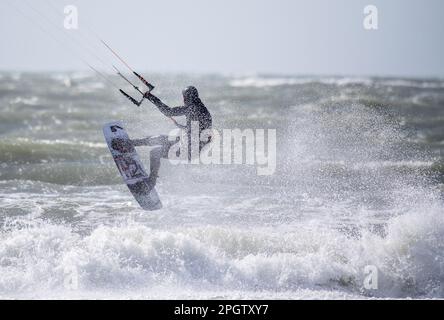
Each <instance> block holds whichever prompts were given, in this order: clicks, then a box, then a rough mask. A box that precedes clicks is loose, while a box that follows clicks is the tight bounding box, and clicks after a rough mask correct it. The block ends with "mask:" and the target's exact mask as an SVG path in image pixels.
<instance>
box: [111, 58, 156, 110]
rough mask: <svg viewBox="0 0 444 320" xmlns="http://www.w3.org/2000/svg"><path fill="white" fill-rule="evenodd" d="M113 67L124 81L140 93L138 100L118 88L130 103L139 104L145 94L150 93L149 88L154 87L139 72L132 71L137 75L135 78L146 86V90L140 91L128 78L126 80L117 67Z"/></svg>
mask: <svg viewBox="0 0 444 320" xmlns="http://www.w3.org/2000/svg"><path fill="white" fill-rule="evenodd" d="M113 68H114V69H115V70H116V72H117V74H118V75H119V76H121V77H122V78H123V79H124V80H125V81H126V82H128V83H129V84H130V85H131V86H132V87H133V88H134V89H135V90H136V91H138V92H139V93H140V94H141V95H142V99H141V100H140V101H137V100H136V99H134V98H133V97H131V96H130V95H129V94H128V93H126V92H125V91H123V90H122V89H119V91H120V92H121V93H122V94H123V95H124V96H125V97H126V98H128V99H129V100H130V101H131V102H132V103H134V104H135V105H136V106H140V105H141V104H142V102H143V100H144V99H145V96H146V94H147V93H150V92H151V90H153V89H154V86H153V85H152V84H151V83H149V82H148V81H146V80H145V79H144V78H143V77H142V76H141V75H140V74H138V73H137V72H135V71H133V73H134V75H136V76H137V78H139V79H140V81H142V83H143V84H144V85H146V86H147V87H148V91H146V92H142V91H141V90H140V89H139V87H138V86H136V85H135V84H134V83H132V82H131V81H130V80H128V78H127V77H125V76H124V75H123V74H122V73H121V72H120V71H119V69H117V68H116V67H115V66H113Z"/></svg>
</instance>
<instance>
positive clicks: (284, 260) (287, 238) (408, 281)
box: [0, 207, 444, 298]
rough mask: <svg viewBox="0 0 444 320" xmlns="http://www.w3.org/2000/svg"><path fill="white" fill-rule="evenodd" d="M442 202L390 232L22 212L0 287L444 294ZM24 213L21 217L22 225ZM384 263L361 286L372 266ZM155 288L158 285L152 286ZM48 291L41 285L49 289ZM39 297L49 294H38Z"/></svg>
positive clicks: (0, 267) (2, 253) (1, 249)
mask: <svg viewBox="0 0 444 320" xmlns="http://www.w3.org/2000/svg"><path fill="white" fill-rule="evenodd" d="M443 217H444V216H443V215H442V210H441V207H436V208H428V209H427V210H424V208H421V209H420V211H416V212H415V211H412V212H411V213H407V214H405V215H403V216H400V217H396V218H393V219H391V220H390V221H389V222H388V223H387V227H386V232H387V235H386V236H385V237H381V236H378V235H375V234H373V233H371V232H367V233H364V234H363V235H362V237H360V238H353V237H348V236H347V235H345V234H342V233H341V232H339V231H335V230H331V229H324V228H322V227H320V226H319V225H312V226H310V225H305V226H303V227H302V226H301V228H299V229H298V230H297V232H290V231H288V230H287V231H285V232H273V231H271V230H268V229H264V230H250V231H248V230H245V229H237V228H235V227H234V228H230V229H226V228H223V227H197V228H177V229H171V230H158V229H152V228H149V227H146V226H143V225H141V224H140V223H137V222H131V223H130V224H129V225H126V226H125V225H121V226H115V227H110V226H101V227H97V228H96V229H95V230H93V231H92V233H91V234H89V235H85V236H81V235H79V234H77V233H75V232H74V231H73V230H71V229H70V228H69V227H67V226H63V225H53V224H48V223H47V222H42V221H40V222H37V221H35V220H34V221H33V222H29V221H25V222H18V221H15V222H14V223H13V225H12V227H11V228H9V229H8V223H9V224H10V223H12V222H11V221H9V222H7V223H6V224H5V229H4V232H3V233H2V234H1V235H0V238H1V241H0V257H1V258H0V271H1V272H0V296H20V295H21V294H32V292H33V291H35V290H37V291H39V292H40V294H41V292H42V291H46V292H47V293H46V294H48V293H49V294H50V292H54V291H58V292H60V291H61V292H63V291H69V290H68V289H67V288H66V285H67V279H68V280H70V279H71V280H72V277H75V285H76V286H77V287H76V288H77V290H79V291H80V292H81V293H79V295H80V296H83V297H88V295H89V293H90V292H97V291H99V292H100V291H102V292H103V293H102V294H104V293H105V292H108V294H110V293H112V292H114V293H115V294H116V295H117V296H119V297H122V294H123V295H124V296H125V297H127V298H128V297H134V295H136V296H137V295H140V294H141V293H149V292H150V290H151V289H152V288H158V287H165V286H171V287H173V288H182V290H183V289H184V288H188V289H191V290H192V291H193V292H194V293H190V294H191V295H192V296H193V294H194V295H196V294H197V293H198V292H199V290H200V289H199V288H204V289H205V290H206V291H208V292H212V294H213V295H217V294H224V293H225V294H226V293H227V292H230V291H233V292H236V291H238V292H239V291H242V292H244V293H248V292H249V293H250V294H251V293H252V295H253V296H254V293H255V292H256V293H259V294H260V293H263V292H264V291H265V292H270V293H272V292H287V293H288V294H290V296H289V298H290V297H292V298H297V296H294V295H293V296H292V295H291V293H293V294H295V293H296V292H298V291H299V290H301V289H305V290H315V291H316V290H330V291H339V292H342V294H355V295H359V294H364V295H367V296H374V297H395V298H399V297H443V296H444V287H443V283H444V281H443V280H444V255H443V252H444V247H443V243H444V227H443V226H444V220H443ZM17 223H18V224H20V223H23V224H24V227H22V228H17ZM368 265H372V266H375V267H376V268H377V270H378V272H379V276H378V278H379V281H378V285H379V288H378V290H373V291H370V290H366V289H365V287H364V280H365V276H366V274H365V267H366V266H368ZM151 294H153V293H152V292H151ZM44 296H45V293H44V294H43V297H44ZM40 297H42V296H40Z"/></svg>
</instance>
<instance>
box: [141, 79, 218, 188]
mask: <svg viewBox="0 0 444 320" xmlns="http://www.w3.org/2000/svg"><path fill="white" fill-rule="evenodd" d="M182 95H183V102H184V105H183V106H180V107H174V108H170V107H169V106H167V105H166V104H165V103H163V102H162V101H161V100H160V99H159V98H158V97H156V96H154V95H153V94H151V93H150V92H147V93H145V95H144V98H145V99H148V100H149V101H151V102H152V103H153V104H154V105H155V106H156V107H157V108H159V110H160V111H161V112H162V113H163V114H164V115H165V116H167V117H177V116H185V117H186V125H185V126H180V127H181V128H183V129H185V131H186V136H187V139H188V141H187V150H188V160H191V158H192V152H191V150H192V147H191V144H192V132H191V128H192V123H193V122H197V123H198V128H199V132H198V134H199V135H198V136H197V137H198V138H199V137H200V135H201V132H202V131H204V130H207V129H211V127H212V118H211V114H210V112H209V111H208V109H207V108H206V107H205V105H204V104H203V102H202V101H201V100H200V98H199V93H198V91H197V89H196V88H195V87H193V86H189V87H187V88H185V89H184V90H183V91H182ZM193 134H196V133H195V132H193ZM179 140H180V137H177V139H176V140H172V141H171V140H170V139H169V136H167V135H159V136H150V137H147V138H145V139H134V140H132V144H133V146H154V147H155V148H153V149H152V150H151V152H150V178H149V187H150V188H153V187H154V186H155V184H156V180H157V177H158V172H159V168H160V159H161V158H164V159H168V153H169V150H170V148H171V146H172V145H174V144H176V143H177V142H178V141H179ZM210 141H211V137H209V138H208V140H206V141H200V139H199V152H200V151H201V150H202V148H203V147H204V146H205V145H206V144H208V143H209V142H210Z"/></svg>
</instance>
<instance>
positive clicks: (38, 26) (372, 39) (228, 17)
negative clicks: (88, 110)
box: [0, 0, 444, 77]
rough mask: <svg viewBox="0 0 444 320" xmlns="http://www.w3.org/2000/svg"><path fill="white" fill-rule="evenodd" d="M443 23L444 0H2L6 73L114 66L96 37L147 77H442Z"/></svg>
mask: <svg viewBox="0 0 444 320" xmlns="http://www.w3.org/2000/svg"><path fill="white" fill-rule="evenodd" d="M69 4H72V5H75V6H77V8H78V11H79V30H69V31H66V30H65V29H64V28H63V20H64V18H65V15H64V13H63V8H64V6H65V5H69ZM369 4H373V5H375V6H376V7H377V8H378V14H379V19H378V27H379V29H378V30H371V31H369V30H365V29H364V27H363V19H364V13H363V10H364V7H365V6H366V5H369ZM443 17H444V0H366V1H362V0H299V1H298V0H185V1H184V0H157V1H152V0H124V1H123V0H106V1H105V0H94V1H91V0H68V1H65V0H20V1H17V0H0V36H1V50H0V70H32V71H35V70H78V69H85V64H84V63H83V62H82V61H81V59H79V57H82V58H83V59H85V60H87V61H88V62H89V63H91V64H93V65H94V66H96V67H98V68H102V67H103V68H104V66H105V64H108V67H109V62H110V61H111V60H112V59H111V58H110V57H109V56H107V53H106V52H104V51H102V49H103V47H99V41H98V40H97V38H96V37H95V33H96V34H98V35H100V37H102V38H103V39H105V40H106V41H107V42H108V43H109V44H110V45H112V46H113V47H114V48H115V49H116V51H118V52H119V53H120V54H121V55H122V56H124V57H125V58H126V59H127V60H128V61H129V62H130V64H131V65H132V66H133V68H135V69H139V70H143V71H145V70H148V71H160V72H162V71H168V72H197V73H201V72H222V73H237V74H243V73H247V74H251V73H274V74H280V73H281V74H296V75H306V74H328V75H332V74H333V75H335V74H338V75H357V76H359V75H380V76H383V75H398V76H422V77H424V76H425V77H429V76H438V77H444V62H443V57H444V41H443V37H444V19H443ZM73 52H75V54H73Z"/></svg>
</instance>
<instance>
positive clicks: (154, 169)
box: [148, 136, 178, 189]
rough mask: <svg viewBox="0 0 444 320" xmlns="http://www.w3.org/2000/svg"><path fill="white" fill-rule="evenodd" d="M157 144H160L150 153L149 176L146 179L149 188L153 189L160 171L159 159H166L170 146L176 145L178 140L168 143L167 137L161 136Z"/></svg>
mask: <svg viewBox="0 0 444 320" xmlns="http://www.w3.org/2000/svg"><path fill="white" fill-rule="evenodd" d="M161 137H162V138H160V139H159V140H157V141H158V142H162V143H161V144H160V145H159V146H158V147H155V148H153V149H152V150H151V151H150V176H149V179H148V183H149V187H150V189H151V188H154V186H155V185H156V181H157V178H158V173H159V169H160V159H162V158H163V159H168V153H169V151H170V148H171V146H172V145H174V144H175V143H177V141H178V139H176V140H173V141H169V140H168V136H161Z"/></svg>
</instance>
